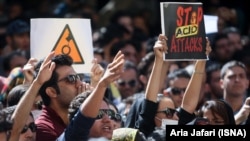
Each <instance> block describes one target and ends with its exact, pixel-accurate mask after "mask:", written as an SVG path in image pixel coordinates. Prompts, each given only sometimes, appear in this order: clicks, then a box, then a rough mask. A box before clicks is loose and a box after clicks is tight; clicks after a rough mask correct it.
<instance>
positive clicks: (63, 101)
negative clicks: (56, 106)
mask: <svg viewBox="0 0 250 141" xmlns="http://www.w3.org/2000/svg"><path fill="white" fill-rule="evenodd" d="M56 72H57V73H58V75H59V76H58V82H57V85H58V87H59V90H60V94H58V95H57V100H58V102H59V103H60V105H61V106H62V108H66V109H68V106H69V104H70V102H71V100H72V99H73V98H74V97H75V96H77V95H78V93H79V90H78V89H79V86H80V85H81V84H82V82H81V80H77V81H75V83H69V82H67V81H66V79H65V80H63V79H64V78H66V77H67V76H69V75H72V74H76V72H75V70H74V69H73V67H72V66H62V67H59V68H57V70H56ZM60 80H62V81H60Z"/></svg>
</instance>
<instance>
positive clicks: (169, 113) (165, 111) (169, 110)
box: [157, 108, 176, 118]
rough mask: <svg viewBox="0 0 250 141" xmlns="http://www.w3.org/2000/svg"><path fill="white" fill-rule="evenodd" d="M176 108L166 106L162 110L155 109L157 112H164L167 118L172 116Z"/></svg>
mask: <svg viewBox="0 0 250 141" xmlns="http://www.w3.org/2000/svg"><path fill="white" fill-rule="evenodd" d="M175 112H176V110H175V109H172V108H166V109H165V110H162V111H157V113H164V114H165V115H166V117H167V118H173V116H174V114H175Z"/></svg>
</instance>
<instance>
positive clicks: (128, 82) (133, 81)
mask: <svg viewBox="0 0 250 141" xmlns="http://www.w3.org/2000/svg"><path fill="white" fill-rule="evenodd" d="M117 83H118V84H119V85H120V86H122V87H124V86H125V85H126V84H128V85H129V86H130V87H135V86H136V80H130V81H127V82H126V81H124V80H121V79H119V80H117Z"/></svg>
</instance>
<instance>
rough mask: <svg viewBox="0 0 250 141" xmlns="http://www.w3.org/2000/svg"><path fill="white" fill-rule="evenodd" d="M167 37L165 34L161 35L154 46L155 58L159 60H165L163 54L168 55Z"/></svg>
mask: <svg viewBox="0 0 250 141" xmlns="http://www.w3.org/2000/svg"><path fill="white" fill-rule="evenodd" d="M167 40H168V39H167V37H166V36H164V35H163V34H160V35H159V37H158V40H157V41H156V42H155V45H154V52H155V56H156V58H158V59H163V53H167V49H168V48H167Z"/></svg>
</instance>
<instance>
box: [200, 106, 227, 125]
mask: <svg viewBox="0 0 250 141" xmlns="http://www.w3.org/2000/svg"><path fill="white" fill-rule="evenodd" d="M203 118H205V119H207V120H208V121H209V124H210V125H224V124H225V123H224V122H225V121H224V120H223V118H222V117H220V116H219V115H218V114H216V113H212V111H211V110H210V109H205V110H204V112H203Z"/></svg>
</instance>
